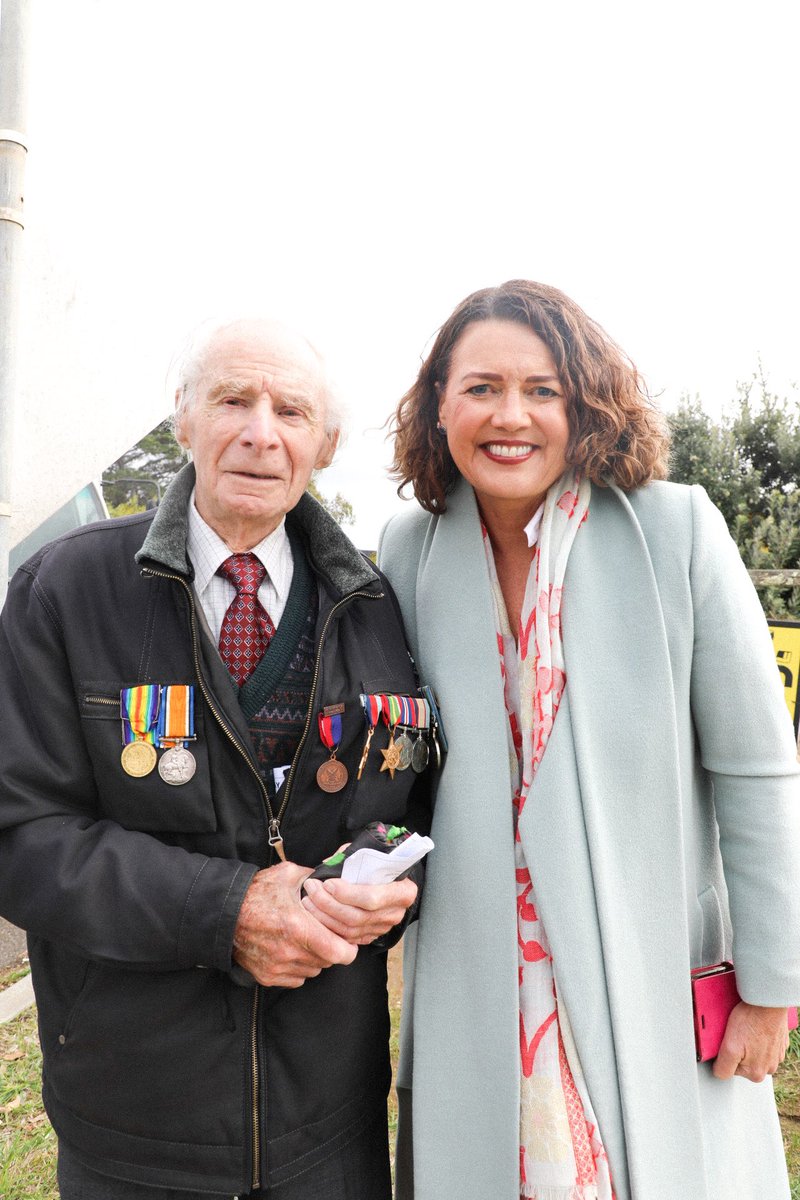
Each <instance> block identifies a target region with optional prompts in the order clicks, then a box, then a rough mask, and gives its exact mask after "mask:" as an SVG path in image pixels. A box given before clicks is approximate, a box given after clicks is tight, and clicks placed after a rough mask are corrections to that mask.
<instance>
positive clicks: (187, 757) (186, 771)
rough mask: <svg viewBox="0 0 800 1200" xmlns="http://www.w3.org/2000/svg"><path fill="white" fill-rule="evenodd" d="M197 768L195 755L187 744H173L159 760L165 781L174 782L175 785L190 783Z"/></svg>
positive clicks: (159, 767)
mask: <svg viewBox="0 0 800 1200" xmlns="http://www.w3.org/2000/svg"><path fill="white" fill-rule="evenodd" d="M196 770H197V763H196V762H195V758H194V755H193V754H192V753H191V751H189V750H187V749H186V747H185V746H173V747H172V748H171V749H170V750H167V752H166V754H162V756H161V758H160V759H159V760H158V773H159V775H160V776H161V778H162V779H163V780H164V783H169V784H172V786H173V787H180V785H181V784H182V783H188V782H189V780H190V779H191V778H192V776H193V775H194V773H195V771H196Z"/></svg>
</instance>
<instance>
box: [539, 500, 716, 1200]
mask: <svg viewBox="0 0 800 1200" xmlns="http://www.w3.org/2000/svg"><path fill="white" fill-rule="evenodd" d="M562 619H563V637H564V654H565V660H566V671H567V689H566V693H565V698H564V700H562V704H561V708H560V709H559V713H558V717H557V719H556V723H555V726H554V729H553V733H552V736H551V739H550V743H549V744H548V747H547V750H546V752H545V755H544V759H543V761H542V764H541V767H540V769H539V772H538V774H537V778H536V782H535V785H534V788H533V791H532V794H531V797H530V799H529V802H528V804H527V805H526V807H525V810H524V813H523V817H522V820H521V822H520V833H521V836H522V838H523V842H524V845H525V851H526V856H527V860H528V864H529V867H530V869H531V875H532V878H533V879H534V884H535V888H536V891H537V895H538V897H539V902H540V905H541V911H542V916H543V921H544V925H545V928H546V929H547V932H548V937H549V939H550V942H551V947H552V950H553V958H554V963H555V966H556V976H557V982H558V986H559V989H560V993H561V995H562V998H563V1000H564V1002H565V1004H566V1007H567V1011H568V1013H569V1017H570V1022H571V1024H572V1027H573V1032H574V1034H575V1040H576V1044H577V1047H578V1051H579V1054H580V1059H581V1064H582V1066H583V1069H584V1073H585V1076H586V1080H587V1084H588V1087H589V1092H590V1094H591V1096H592V1098H593V1104H594V1107H595V1112H596V1115H597V1118H598V1121H599V1124H600V1128H601V1131H602V1133H603V1137H604V1140H605V1141H606V1149H607V1151H608V1152H609V1158H610V1160H611V1166H612V1177H613V1178H614V1181H615V1185H616V1188H617V1194H618V1196H620V1195H625V1194H626V1192H625V1190H624V1188H625V1187H626V1186H627V1187H629V1189H630V1194H631V1195H633V1196H637V1195H642V1196H649V1195H659V1194H660V1190H663V1185H664V1181H665V1180H667V1179H669V1181H670V1187H671V1188H672V1191H671V1193H670V1194H675V1195H679V1194H681V1186H680V1185H681V1180H683V1194H684V1195H687V1196H689V1195H691V1196H692V1198H693V1200H703V1197H701V1196H700V1194H699V1193H698V1190H697V1181H698V1179H701V1178H703V1153H702V1141H701V1136H700V1130H701V1116H700V1110H699V1100H698V1093H697V1067H696V1064H695V1062H694V1055H693V1040H692V1012H691V999H690V994H689V968H690V963H689V959H688V953H687V946H688V940H687V930H686V917H685V914H686V912H687V887H686V880H685V878H684V874H683V863H684V846H683V830H682V824H681V804H680V781H679V774H678V745H677V730H676V722H675V714H674V701H673V685H672V677H671V670H670V659H669V653H668V647H667V639H666V632H665V628H664V620H663V614H662V611H661V606H660V600H659V594H658V589H657V587H656V581H655V576H654V574H653V569H652V564H651V561H650V556H649V552H648V550H647V546H646V544H645V541H644V538H643V536H642V532H641V529H640V527H639V524H638V522H637V520H636V517H635V515H634V513H633V511H632V510H631V508H630V505H629V504H628V501H627V500H626V499H625V497H624V496H623V495H622V494H621V493H619V492H617V491H616V490H611V489H603V490H599V489H596V488H595V489H594V490H593V495H592V504H591V507H590V514H589V518H588V521H587V523H586V525H585V527H584V528H583V529H582V530H581V531H580V533H579V535H578V537H577V539H576V542H575V546H574V548H573V551H572V554H571V556H570V561H569V565H568V568H567V576H566V580H565V586H564V605H563V618H562ZM693 1110H695V1116H694V1119H692V1117H691V1116H688V1115H687V1114H690V1113H692V1111H693ZM620 1118H621V1124H620ZM670 1130H673V1131H675V1130H680V1131H681V1132H682V1140H681V1144H680V1146H676V1145H674V1144H672V1143H671V1142H670V1135H669V1132H668V1131H670ZM626 1145H627V1159H628V1161H629V1162H631V1163H632V1164H633V1165H632V1168H631V1178H630V1181H627V1180H625V1181H623V1180H622V1178H620V1175H621V1164H623V1163H624V1162H625V1157H626V1155H625V1153H624V1147H625V1146H626ZM676 1172H678V1174H679V1175H680V1176H681V1179H678V1178H676V1177H675V1176H676Z"/></svg>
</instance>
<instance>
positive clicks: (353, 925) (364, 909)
mask: <svg viewBox="0 0 800 1200" xmlns="http://www.w3.org/2000/svg"><path fill="white" fill-rule="evenodd" d="M305 891H306V894H305V897H304V898H303V907H304V908H305V909H306V912H308V913H311V914H312V915H313V916H314V917H315V918H316V919H317V920H318V921H320V922H321V923H322V924H323V925H325V926H327V928H328V929H329V930H331V932H332V933H335V934H338V936H339V937H340V938H344V939H345V940H346V941H347V942H348V943H350V944H352V945H353V946H366V945H368V944H369V943H370V942H374V941H375V939H376V938H378V937H381V936H382V935H383V934H384V933H388V932H389V930H390V929H393V928H394V926H395V925H399V923H400V922H401V921H402V919H403V917H404V916H405V914H406V911H407V910H408V909H409V908H410V907H411V905H412V904H413V903H414V901H415V900H416V897H417V885H416V884H415V883H412V881H411V880H410V879H399V880H396V881H395V882H394V883H376V884H371V883H347V882H346V881H345V880H344V879H326V880H325V881H324V882H323V881H322V880H319V879H307V880H306V885H305Z"/></svg>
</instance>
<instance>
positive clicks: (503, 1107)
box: [381, 481, 800, 1200]
mask: <svg viewBox="0 0 800 1200" xmlns="http://www.w3.org/2000/svg"><path fill="white" fill-rule="evenodd" d="M381 565H382V567H383V568H384V569H385V570H386V572H387V573H388V575H389V578H390V579H391V581H392V583H393V584H394V587H395V589H396V591H397V594H398V597H399V600H400V604H401V607H402V610H403V615H404V617H405V621H406V625H407V629H408V633H409V636H410V640H411V643H412V645H413V647H414V651H415V654H416V656H417V660H418V664H419V666H420V671H421V675H422V678H423V681H424V682H429V683H430V684H432V685H433V687H434V689H435V691H436V693H437V695H438V697H439V701H440V704H441V707H442V712H443V717H444V722H445V725H446V731H447V735H448V737H449V739H450V752H449V755H448V757H447V762H446V766H445V768H444V771H443V772H442V775H441V780H440V784H439V787H438V794H437V800H436V809H435V817H434V825H433V831H432V833H433V838H434V841H435V843H436V850H435V851H434V852H433V854H432V855H431V857H430V861H429V866H428V875H427V882H426V890H425V896H424V901H423V907H422V916H421V920H420V925H419V932H418V938H416V939H414V938H413V937H412V938H409V939H407V940H408V947H407V957H406V968H405V971H406V995H405V1001H404V1029H403V1044H402V1054H401V1066H400V1079H399V1083H400V1087H401V1097H402V1100H403V1101H404V1102H405V1103H404V1104H403V1109H404V1113H403V1117H402V1120H401V1132H400V1152H399V1166H398V1170H399V1185H398V1197H399V1198H400V1200H409V1198H410V1197H411V1196H412V1194H413V1195H415V1197H416V1200H518V1197H519V1190H518V1168H519V1152H518V1121H519V1082H518V1076H519V1034H518V1028H519V1019H518V1008H517V943H516V924H515V883H514V854H513V845H512V813H511V803H510V796H511V784H510V779H509V767H508V754H507V735H506V714H505V709H504V704H503V694H502V686H501V679H500V668H499V663H498V655H497V650H496V637H495V626H494V618H493V614H492V603H491V596H490V588H489V577H488V573H487V567H486V561H485V556H484V551H483V547H482V544H481V534H480V527H479V521H478V514H477V507H476V504H475V499H474V495H473V493H472V490H471V488H469V487H468V486H467V485H466V484H465V483H463V481H462V482H460V483H459V485H458V487H457V489H456V491H455V493H454V494H453V495H452V496H451V497H449V498H448V511H447V513H446V514H445V515H444V516H443V517H438V518H436V517H431V516H430V515H429V514H428V513H424V512H422V511H421V510H420V509H418V508H416V506H414V508H413V509H412V508H409V511H408V512H406V513H403V514H401V515H400V516H398V517H396V518H394V519H392V520H391V521H390V522H389V524H388V526H387V528H386V530H385V531H384V535H383V538H382V545H381ZM563 639H564V653H565V659H566V671H567V681H568V682H567V689H566V692H565V695H564V699H563V700H562V703H561V707H560V709H559V713H558V717H557V719H556V723H555V726H554V729H553V732H552V735H551V738H550V741H549V744H548V747H547V750H546V752H545V755H544V759H543V761H542V764H541V766H540V768H539V771H538V774H537V777H536V781H535V785H534V788H533V790H532V792H531V795H530V798H529V800H528V803H527V805H526V808H525V812H524V815H523V817H522V820H521V822H520V834H521V836H522V839H523V842H524V849H525V857H526V860H527V863H528V865H529V867H530V871H531V876H532V878H533V880H534V883H535V889H536V895H537V897H538V901H539V910H540V914H541V916H542V919H543V922H544V925H545V928H546V930H547V933H548V937H549V940H550V943H551V946H552V951H553V958H554V964H555V973H556V979H557V983H558V987H559V991H560V995H561V998H562V1000H563V1002H564V1003H565V1005H566V1007H567V1010H568V1012H569V1017H570V1021H571V1024H572V1029H573V1032H574V1035H575V1040H576V1043H577V1047H578V1051H579V1054H580V1059H581V1062H582V1064H583V1069H584V1073H585V1076H586V1081H587V1084H588V1088H589V1092H590V1095H591V1098H592V1103H593V1105H594V1109H595V1112H596V1114H597V1118H598V1122H599V1125H600V1128H601V1131H602V1136H603V1140H604V1143H605V1146H606V1149H607V1152H608V1156H609V1160H610V1163H611V1172H612V1177H613V1180H614V1185H615V1189H616V1195H617V1200H778V1198H780V1200H784V1198H786V1197H788V1195H789V1191H788V1185H787V1181H786V1172H785V1166H784V1163H783V1153H782V1145H781V1139H780V1132H779V1126H778V1121H777V1116H776V1112H775V1107H774V1103H773V1096H772V1085H771V1081H770V1080H766V1081H765V1082H764V1083H762V1084H753V1083H750V1082H748V1081H746V1080H743V1079H740V1078H735V1079H733V1080H731V1081H726V1082H723V1081H720V1080H717V1079H715V1078H714V1077H713V1076H712V1074H711V1069H710V1067H709V1066H698V1065H697V1063H696V1061H695V1058H694V1050H693V1035H692V1010H691V999H690V991H689V970H690V967H694V966H698V965H701V964H707V963H711V962H714V961H716V960H718V959H721V958H723V957H730V956H731V955H732V957H733V959H734V961H735V963H736V968H737V974H738V979H739V987H740V992H741V994H742V996H743V998H744V999H746V1000H748V1001H750V1002H752V1003H754V1004H766V1005H784V1004H789V1003H796V1002H797V1000H798V999H800V788H799V786H798V767H797V762H796V759H795V745H794V736H793V731H792V728H791V722H790V719H789V715H788V712H787V709H786V705H785V702H784V699H783V692H782V688H781V684H780V678H779V675H778V672H777V670H776V668H775V660H774V655H773V653H772V649H771V643H770V638H769V633H768V630H767V627H766V624H765V621H764V618H763V615H762V613H761V609H760V606H759V604H758V600H757V598H756V595H755V593H754V591H753V589H752V587H751V585H750V582H749V580H748V578H747V574H746V572H745V571H744V568H743V567H742V564H741V560H740V558H739V555H738V553H737V551H736V548H735V546H734V544H733V542H732V541H731V539H730V538H729V536H728V533H727V530H726V529H725V526H724V522H723V520H722V518H721V516H720V514H719V513H718V512H717V510H716V509H715V508H714V507H713V506H712V505H711V503H710V502H709V500H708V498H707V496H706V495H705V492H703V490H702V489H701V488H696V487H695V488H686V487H681V486H678V485H674V484H664V483H656V484H652V485H650V486H649V487H647V488H643V489H641V490H639V491H637V492H635V493H633V494H631V495H628V496H626V495H624V494H623V493H622V492H620V491H618V490H617V489H616V488H608V489H600V488H593V490H592V499H591V505H590V513H589V518H588V521H587V522H586V524H585V525H584V526H583V527H582V528H581V530H580V531H579V533H578V536H577V538H576V541H575V545H574V548H573V551H572V554H571V557H570V560H569V565H568V568H567V575H566V580H565V586H564V603H563ZM726 885H727V886H726ZM731 927H732V928H733V944H732V945H731V940H730V930H731ZM415 942H416V947H415ZM415 948H416V954H415ZM415 959H416V962H415ZM412 1075H413V1149H414V1159H415V1164H414V1167H415V1170H414V1174H415V1190H414V1191H413V1192H412V1189H411V1184H410V1181H409V1178H408V1170H407V1163H408V1153H409V1150H410V1146H411V1122H410V1120H409V1116H408V1100H409V1099H410V1093H409V1092H406V1091H405V1089H410V1088H411V1087H412Z"/></svg>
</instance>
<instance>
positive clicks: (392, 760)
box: [381, 740, 401, 779]
mask: <svg viewBox="0 0 800 1200" xmlns="http://www.w3.org/2000/svg"><path fill="white" fill-rule="evenodd" d="M381 754H382V755H383V763H382V765H381V770H382V771H388V772H389V778H390V779H394V773H395V771H396V770H397V766H398V763H399V762H400V754H401V748H400V746H398V744H397V742H395V741H394V740H393V741H391V742H389V745H388V746H387V747H386V749H385V750H381Z"/></svg>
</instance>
